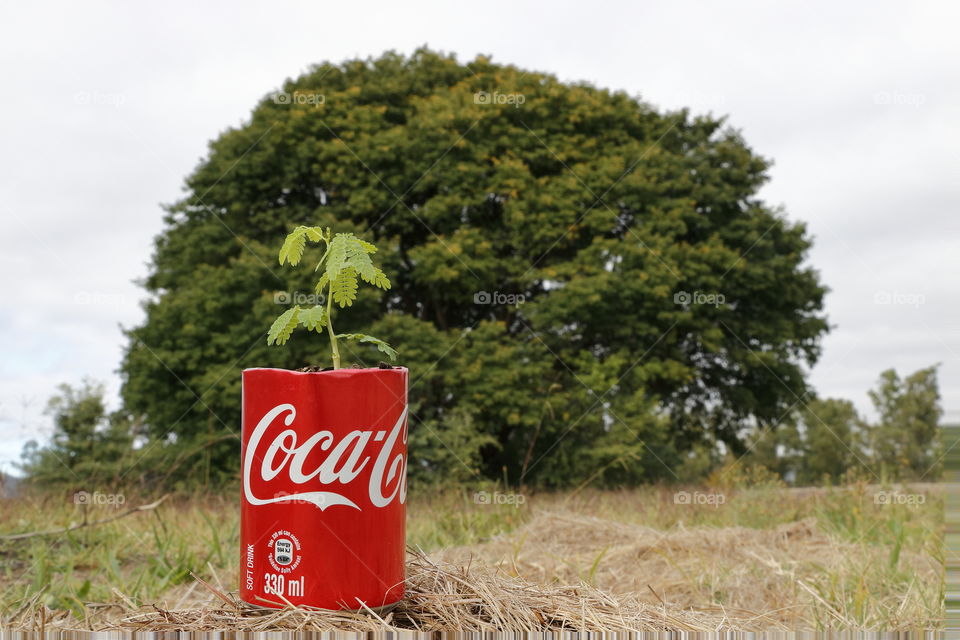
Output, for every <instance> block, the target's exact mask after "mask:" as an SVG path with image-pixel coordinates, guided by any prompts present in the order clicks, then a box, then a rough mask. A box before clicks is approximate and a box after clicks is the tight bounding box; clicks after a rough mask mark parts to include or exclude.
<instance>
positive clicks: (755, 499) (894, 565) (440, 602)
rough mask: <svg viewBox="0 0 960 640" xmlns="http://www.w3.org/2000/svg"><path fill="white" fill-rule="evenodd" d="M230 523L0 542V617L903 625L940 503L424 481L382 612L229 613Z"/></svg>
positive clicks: (28, 517)
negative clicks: (435, 486) (397, 585)
mask: <svg viewBox="0 0 960 640" xmlns="http://www.w3.org/2000/svg"><path fill="white" fill-rule="evenodd" d="M155 499H156V496H153V497H142V499H141V497H135V496H129V495H128V496H125V502H124V504H123V505H122V506H119V507H117V506H107V505H104V506H86V507H81V506H77V505H75V504H74V503H73V500H72V499H71V498H70V497H64V496H61V495H58V496H53V495H47V496H41V497H26V498H19V499H15V500H3V501H0V533H2V534H15V533H18V532H27V533H29V532H43V531H50V530H54V529H59V528H66V527H69V526H76V525H81V524H83V522H84V521H85V520H84V519H85V518H86V522H93V521H97V520H101V519H106V518H110V517H113V516H120V515H122V514H124V513H125V512H126V510H128V509H129V508H130V507H133V506H136V505H141V504H146V503H150V502H152V501H153V500H155ZM238 525H239V522H238V515H237V499H236V496H235V495H234V494H232V495H229V496H210V495H206V496H170V497H168V498H167V499H165V500H164V501H163V502H161V503H160V504H159V505H157V506H156V507H154V508H152V509H148V510H144V511H140V512H136V513H131V514H128V515H123V517H119V518H117V519H115V520H113V521H111V522H108V523H105V524H97V525H93V526H82V527H80V528H77V529H75V530H73V531H70V532H66V533H50V534H47V535H34V536H28V537H23V538H20V539H0V572H2V577H3V581H2V584H0V615H2V616H3V623H4V625H5V626H6V627H12V628H39V627H46V628H48V629H49V628H74V629H116V628H130V629H173V628H184V627H186V628H191V629H205V628H236V629H270V628H276V629H281V628H284V629H288V628H309V629H333V628H340V629H361V630H376V629H383V628H384V625H387V626H390V627H394V628H401V629H420V630H443V629H446V630H497V629H500V630H537V629H559V628H566V629H586V630H598V629H612V628H619V629H623V628H630V629H636V630H649V631H659V630H681V629H682V630H716V629H729V630H772V629H813V630H823V629H874V630H875V629H885V630H908V629H910V630H915V629H932V628H936V627H937V626H938V625H939V624H940V621H941V620H942V617H943V547H942V537H943V506H942V497H941V495H940V494H939V492H938V490H937V488H936V487H935V486H930V485H927V486H918V487H912V488H910V487H901V488H900V489H898V490H897V492H894V490H892V489H890V488H889V487H888V488H881V487H876V486H867V485H863V484H859V485H851V486H847V487H841V488H826V489H786V488H783V487H781V486H777V485H773V484H770V485H762V486H753V487H741V488H733V487H727V488H723V489H707V488H702V487H701V488H692V487H691V488H687V489H685V490H683V491H681V490H678V489H676V488H666V487H650V488H644V489H636V490H624V491H610V492H598V491H582V492H575V493H540V494H538V493H532V494H529V493H527V494H512V493H509V492H507V491H504V490H502V489H501V490H500V491H499V492H498V491H497V489H496V488H494V487H488V488H487V490H486V492H485V493H479V494H478V493H475V492H474V491H467V490H462V491H456V490H446V491H443V492H440V493H437V492H435V491H429V490H425V489H421V490H419V491H414V492H413V493H412V494H411V498H410V502H409V515H408V542H409V544H410V546H411V554H410V565H409V568H408V594H409V596H408V598H407V599H406V601H405V602H404V603H403V604H401V605H400V606H399V607H397V608H396V609H395V610H394V611H393V612H391V613H390V614H389V615H388V616H386V617H385V618H384V619H381V618H379V617H376V616H373V615H369V616H361V615H350V614H347V615H330V614H320V613H311V612H305V611H302V610H297V611H286V612H280V613H277V614H273V615H271V616H263V615H255V614H251V613H249V612H244V611H241V610H239V609H238V608H237V607H236V606H234V604H233V602H234V600H233V596H232V595H231V594H230V592H232V591H235V589H236V575H237V569H238V562H239V553H238ZM191 574H193V575H191ZM193 576H196V578H198V579H199V580H198V579H195V578H194V577H193Z"/></svg>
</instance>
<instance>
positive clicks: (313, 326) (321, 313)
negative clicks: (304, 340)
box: [300, 304, 327, 333]
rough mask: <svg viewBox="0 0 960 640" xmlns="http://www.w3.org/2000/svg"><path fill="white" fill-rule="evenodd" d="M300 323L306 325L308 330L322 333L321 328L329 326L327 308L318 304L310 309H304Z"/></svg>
mask: <svg viewBox="0 0 960 640" xmlns="http://www.w3.org/2000/svg"><path fill="white" fill-rule="evenodd" d="M300 324H302V325H303V326H304V327H306V328H307V330H308V331H316V332H317V333H320V330H321V329H323V328H324V327H325V326H327V308H326V307H325V306H323V305H322V304H318V305H316V306H314V307H310V308H309V309H304V310H303V311H302V312H301V313H300Z"/></svg>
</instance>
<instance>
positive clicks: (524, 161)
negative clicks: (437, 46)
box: [122, 50, 827, 486]
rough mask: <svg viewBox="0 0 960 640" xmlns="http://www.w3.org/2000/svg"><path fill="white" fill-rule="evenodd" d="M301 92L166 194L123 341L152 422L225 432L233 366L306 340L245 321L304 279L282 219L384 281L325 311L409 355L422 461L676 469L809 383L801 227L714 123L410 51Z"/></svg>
mask: <svg viewBox="0 0 960 640" xmlns="http://www.w3.org/2000/svg"><path fill="white" fill-rule="evenodd" d="M304 93H308V94H320V95H322V96H323V100H322V101H321V100H309V101H300V100H296V99H293V100H280V99H277V98H276V97H275V96H266V97H265V98H264V99H263V100H262V101H261V102H260V103H259V104H257V105H256V107H255V109H254V110H253V113H252V115H251V117H250V119H249V121H248V122H246V123H244V124H243V125H242V126H239V127H236V128H232V129H228V130H227V131H225V132H224V133H223V134H222V135H220V136H219V137H218V138H217V139H216V140H214V141H213V142H212V143H211V145H210V151H209V154H208V155H207V157H206V158H205V159H204V160H203V161H202V162H201V164H200V165H199V166H198V167H197V169H196V170H195V171H194V173H193V174H192V175H190V176H189V177H188V178H187V182H186V191H187V194H186V196H185V197H184V198H183V199H182V200H180V201H179V202H176V203H174V204H173V205H171V206H169V207H168V208H167V214H166V218H165V223H166V226H165V228H164V231H163V232H162V234H161V235H160V236H159V237H158V238H157V241H156V249H155V253H154V255H153V259H152V262H151V268H150V275H149V277H148V278H147V279H146V281H145V283H144V285H145V287H146V290H147V292H148V294H149V298H148V300H147V302H146V304H145V309H146V321H145V322H144V323H143V324H142V325H141V326H138V327H135V328H132V329H130V330H129V331H128V336H129V344H128V347H127V350H126V353H125V357H124V361H123V364H122V373H123V376H124V386H123V398H124V401H125V405H126V407H127V408H128V409H129V410H130V411H133V412H134V413H136V414H137V415H139V416H142V418H143V420H144V422H145V424H146V425H147V428H148V429H149V434H150V437H151V438H153V439H155V440H161V441H163V440H164V439H166V438H169V437H170V434H171V433H172V434H175V436H176V437H177V438H179V439H181V440H183V439H191V438H200V437H209V436H210V435H211V434H216V433H227V432H231V431H236V430H237V429H238V427H239V406H240V403H239V398H240V393H239V392H240V388H239V386H240V377H239V375H238V372H239V370H240V369H241V368H243V367H245V366H274V367H287V368H297V367H301V366H304V365H306V364H315V363H318V362H321V361H323V360H325V359H326V357H327V348H326V347H325V346H324V345H322V344H320V342H318V341H297V340H292V341H290V343H289V344H288V347H289V348H288V349H286V350H270V349H268V348H267V345H266V344H265V340H264V334H263V328H264V327H267V326H270V323H271V322H272V320H273V318H274V317H275V316H276V313H277V307H276V305H275V304H274V301H275V299H276V298H277V297H278V296H277V294H278V292H286V294H285V295H286V297H285V298H284V300H286V299H287V297H293V296H295V295H298V294H304V295H307V294H310V293H312V292H314V284H313V282H311V281H310V275H312V274H308V273H299V272H298V273H293V272H288V271H281V270H279V269H277V268H276V254H275V253H274V252H273V250H272V249H270V247H271V246H272V244H273V242H274V239H275V238H276V237H278V236H280V235H283V234H284V233H286V231H287V230H289V229H290V228H291V227H293V226H294V225H297V224H301V223H303V222H306V223H307V224H310V225H316V226H319V227H327V226H330V227H335V228H337V229H342V230H344V231H345V232H347V233H354V234H356V235H357V236H358V237H359V236H362V237H364V238H369V239H371V240H373V241H375V242H376V244H377V245H378V246H379V247H380V248H381V252H380V253H379V254H378V256H380V258H381V266H382V269H383V273H384V277H385V278H386V277H389V280H390V282H391V283H392V287H391V289H390V291H389V292H384V291H381V290H378V289H374V288H364V289H361V290H359V291H357V292H356V294H355V295H356V298H355V300H354V299H353V296H354V293H353V291H352V290H351V291H350V292H349V293H343V294H342V295H348V297H349V298H350V299H351V301H352V304H353V312H352V314H351V317H350V318H349V319H348V320H345V323H347V324H348V326H347V327H345V329H346V330H347V331H348V332H350V333H360V332H362V333H364V334H366V333H375V334H376V335H379V336H382V337H384V338H385V339H386V340H388V341H389V342H390V343H391V344H394V345H396V346H398V347H399V348H400V349H401V351H402V353H403V361H402V362H401V364H404V365H406V366H408V367H409V368H410V370H411V387H410V402H411V409H412V411H411V455H412V461H411V466H410V469H411V472H412V473H413V474H415V476H417V477H431V478H439V477H444V474H448V473H450V472H451V471H452V470H455V471H456V473H457V474H461V475H462V474H466V475H467V476H468V477H471V478H477V477H483V478H498V479H501V478H504V477H506V478H507V479H508V481H509V482H524V483H530V484H540V485H545V486H559V485H568V484H571V483H582V482H596V483H626V482H636V481H638V480H642V479H653V478H672V477H673V476H672V474H673V473H674V469H675V468H677V466H678V465H679V464H681V463H682V462H683V459H684V455H685V454H686V452H688V451H690V450H691V448H692V447H694V446H704V444H705V443H706V445H707V446H710V445H711V444H712V443H714V442H724V443H726V445H727V446H728V447H729V448H730V449H732V450H734V451H743V450H744V448H745V445H744V442H743V441H742V434H743V433H744V429H745V427H746V426H749V425H755V424H761V425H769V424H774V423H775V422H776V421H777V420H778V419H779V418H780V416H782V415H783V414H784V412H785V411H786V410H787V409H788V408H789V407H790V406H791V405H792V404H793V403H795V402H796V400H797V398H798V397H800V396H801V395H802V394H803V393H805V391H806V383H805V380H804V372H803V368H802V366H803V364H805V363H806V364H810V363H812V362H814V361H815V360H816V358H817V356H818V354H819V346H818V340H819V338H820V337H821V336H822V334H823V333H824V332H825V331H826V330H827V324H826V322H825V319H824V317H823V314H822V304H823V296H824V287H823V286H822V285H821V283H820V281H819V277H818V275H817V273H816V272H815V271H814V270H812V269H811V268H810V267H808V266H806V265H805V258H806V255H807V251H808V249H809V246H810V238H809V236H808V234H807V232H806V229H805V227H804V225H802V224H799V223H794V222H790V221H788V220H787V219H786V217H785V216H784V215H783V213H782V212H780V211H778V210H776V209H773V208H771V207H770V206H768V205H766V204H765V203H764V202H762V201H761V200H760V199H759V198H758V196H757V192H758V189H759V188H760V187H761V185H762V184H763V183H764V182H765V181H766V180H767V170H768V167H769V162H768V161H767V160H765V159H763V158H761V157H759V156H758V155H756V154H755V153H754V152H753V151H752V150H751V149H750V148H749V146H748V145H747V144H746V143H745V142H744V140H743V139H742V138H741V136H740V135H739V134H738V133H737V132H736V131H734V130H732V129H730V128H728V127H726V126H725V124H724V121H723V120H722V119H719V118H713V117H693V116H691V115H690V114H689V113H688V112H686V111H679V112H670V113H661V112H658V111H657V110H656V109H654V108H652V107H651V106H649V105H647V104H646V103H644V102H642V101H640V100H638V99H636V98H633V97H631V96H628V95H626V94H624V93H620V92H612V91H608V90H605V89H598V88H595V87H592V86H590V85H587V84H584V83H564V82H560V81H558V80H557V79H556V78H555V77H553V76H550V75H546V74H541V73H534V72H529V71H524V70H521V69H517V68H515V67H511V66H504V65H499V64H494V63H493V62H491V61H490V60H489V59H487V58H484V57H479V58H477V59H475V60H473V61H471V62H470V63H469V64H462V63H459V62H457V61H456V59H454V58H453V57H451V56H445V55H441V54H438V53H434V52H431V51H429V50H420V51H417V52H416V53H414V54H413V55H412V56H409V57H405V56H401V55H397V54H394V53H388V54H385V55H383V56H382V57H379V58H377V59H371V60H351V61H347V62H345V63H343V64H338V65H337V64H330V63H324V64H321V65H317V66H315V67H313V68H312V69H311V70H309V71H308V72H307V73H305V74H304V75H302V76H300V77H299V78H297V79H295V80H288V81H287V82H286V83H285V84H284V86H283V95H285V96H294V97H295V96H297V95H302V94H304ZM496 95H501V96H502V95H508V96H509V95H522V96H523V97H524V100H523V101H522V104H521V103H520V101H519V100H513V101H499V100H496V99H490V96H494V97H495V96H496ZM484 96H486V97H485V98H484ZM301 240H305V237H301V238H300V239H298V240H297V241H296V243H294V244H291V246H290V247H288V248H287V255H288V257H289V256H297V255H299V252H300V251H301V250H302V247H301V245H300V241H301ZM298 271H299V270H298ZM304 271H308V270H304ZM361 276H362V274H361ZM338 289H339V287H338ZM344 291H345V290H344ZM481 294H484V295H481ZM491 294H497V295H496V296H494V295H491ZM504 295H510V296H515V297H514V298H512V299H513V300H515V301H517V302H519V301H522V304H517V303H514V304H501V303H499V302H498V300H501V299H502V297H503V296H504ZM486 300H489V303H484V301H486ZM293 302H297V300H296V299H294V300H293ZM224 319H229V321H228V322H224ZM287 320H290V318H288V319H287ZM299 320H300V321H303V318H302V317H300V318H299ZM307 321H308V322H313V323H314V324H319V323H320V321H321V318H313V317H311V318H309V319H308V320H307ZM289 326H292V325H288V327H289ZM369 351H372V350H364V351H359V350H353V349H349V348H348V349H347V352H346V353H345V354H344V357H345V359H347V360H348V361H358V362H367V360H366V359H367V358H369V357H371V356H372V355H373V354H371V353H370V352H369ZM374 362H375V360H374ZM236 458H237V454H236V451H230V450H229V448H226V449H224V452H223V455H222V458H220V462H221V464H222V465H223V468H224V469H226V470H229V469H230V468H233V467H234V466H235V465H236Z"/></svg>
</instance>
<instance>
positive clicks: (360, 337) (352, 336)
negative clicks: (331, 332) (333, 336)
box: [337, 333, 398, 362]
mask: <svg viewBox="0 0 960 640" xmlns="http://www.w3.org/2000/svg"><path fill="white" fill-rule="evenodd" d="M337 339H343V340H353V341H354V342H366V343H368V344H372V345H376V347H377V350H378V351H380V352H381V353H384V354H386V356H387V357H388V358H390V362H396V361H397V355H398V354H397V350H396V349H394V348H393V347H391V346H390V345H389V344H387V343H386V342H384V341H383V340H381V339H380V338H375V337H373V336H368V335H366V334H364V333H341V334H338V335H337Z"/></svg>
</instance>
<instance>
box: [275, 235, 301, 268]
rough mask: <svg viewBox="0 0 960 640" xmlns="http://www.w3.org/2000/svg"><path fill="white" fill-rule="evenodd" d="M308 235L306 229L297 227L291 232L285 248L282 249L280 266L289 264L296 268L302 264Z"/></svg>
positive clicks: (284, 245)
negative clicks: (285, 263) (301, 260)
mask: <svg viewBox="0 0 960 640" xmlns="http://www.w3.org/2000/svg"><path fill="white" fill-rule="evenodd" d="M306 234H307V228H306V227H297V228H296V229H294V230H293V231H291V232H290V234H289V235H288V236H287V239H286V240H284V241H283V246H281V247H280V264H283V263H284V262H289V263H290V265H291V266H294V267H295V266H297V265H298V264H300V259H301V258H302V257H303V249H304V247H306V245H307V235H306Z"/></svg>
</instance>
